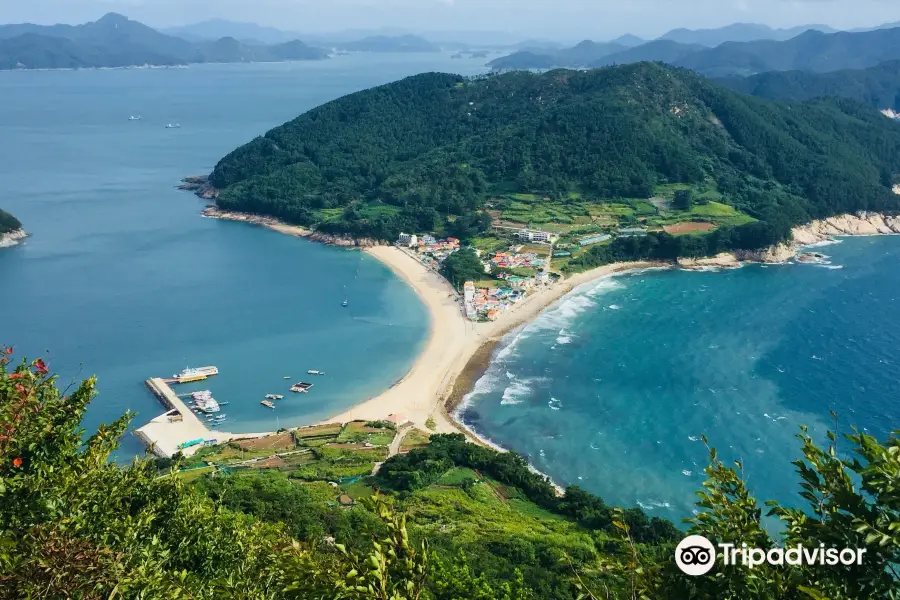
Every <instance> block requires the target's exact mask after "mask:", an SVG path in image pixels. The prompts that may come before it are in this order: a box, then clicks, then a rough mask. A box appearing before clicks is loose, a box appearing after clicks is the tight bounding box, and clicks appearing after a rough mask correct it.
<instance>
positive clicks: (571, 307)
mask: <svg viewBox="0 0 900 600" xmlns="http://www.w3.org/2000/svg"><path fill="white" fill-rule="evenodd" d="M623 287H624V285H623V284H621V283H619V282H618V281H616V280H615V279H611V278H610V279H601V280H599V281H594V282H589V283H585V284H583V285H580V286H578V287H577V288H575V289H574V290H572V291H571V292H569V293H568V294H566V295H565V296H563V297H562V298H560V299H559V300H557V301H556V303H554V304H552V305H550V307H549V308H548V309H546V310H545V311H544V312H543V313H541V314H540V316H538V318H537V319H535V320H534V321H532V322H531V323H530V324H528V325H527V326H525V328H524V329H523V330H522V332H521V333H520V334H518V335H517V336H516V338H519V340H514V341H513V342H512V343H516V342H517V341H521V336H522V334H526V337H527V334H531V333H535V332H539V331H546V330H548V329H552V330H555V331H560V330H564V329H566V328H567V327H568V326H569V325H571V324H572V322H573V321H574V320H575V319H576V318H577V317H578V316H580V315H582V314H584V313H585V312H588V311H589V310H591V309H593V308H596V306H597V303H596V301H595V300H596V298H597V297H598V296H601V295H603V294H606V293H608V292H611V291H613V290H618V289H622V288H623ZM512 343H511V344H512ZM498 357H499V354H498Z"/></svg>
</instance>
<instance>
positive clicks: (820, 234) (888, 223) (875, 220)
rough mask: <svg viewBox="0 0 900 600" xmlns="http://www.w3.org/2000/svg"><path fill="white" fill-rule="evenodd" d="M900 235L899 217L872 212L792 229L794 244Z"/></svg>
mask: <svg viewBox="0 0 900 600" xmlns="http://www.w3.org/2000/svg"><path fill="white" fill-rule="evenodd" d="M894 233H900V216H888V215H882V214H880V213H874V212H860V213H857V214H855V215H841V216H838V217H830V218H828V219H823V220H821V221H813V222H812V223H809V224H808V225H801V226H799V227H795V228H794V243H795V244H799V245H804V244H814V243H816V242H822V241H825V240H827V239H830V238H831V237H832V236H836V235H884V234H894Z"/></svg>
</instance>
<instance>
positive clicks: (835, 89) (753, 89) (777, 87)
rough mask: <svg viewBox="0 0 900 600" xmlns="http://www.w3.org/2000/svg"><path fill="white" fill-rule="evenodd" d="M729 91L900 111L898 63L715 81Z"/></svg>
mask: <svg viewBox="0 0 900 600" xmlns="http://www.w3.org/2000/svg"><path fill="white" fill-rule="evenodd" d="M719 81H720V83H722V84H723V85H726V86H728V87H730V88H731V89H733V90H736V91H738V92H742V93H745V94H752V95H754V96H760V97H762V98H770V99H772V100H789V101H792V102H802V101H804V100H810V99H812V98H820V97H823V96H838V97H841V98H853V99H854V100H859V101H860V102H865V103H866V104H870V105H872V106H874V107H876V108H900V60H893V61H888V62H885V63H881V64H880V65H877V66H875V67H870V68H868V69H846V70H843V71H833V72H831V73H809V72H807V71H777V72H771V73H760V74H759V75H753V76H752V77H730V78H727V79H721V80H719Z"/></svg>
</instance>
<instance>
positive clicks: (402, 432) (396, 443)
mask: <svg viewBox="0 0 900 600" xmlns="http://www.w3.org/2000/svg"><path fill="white" fill-rule="evenodd" d="M412 428H413V427H412V425H404V426H402V427H401V428H400V429H398V430H397V435H395V436H394V439H393V440H392V441H391V445H390V446H388V458H390V457H392V456H396V455H397V453H398V452H400V444H401V443H402V442H403V438H405V437H406V434H407V433H409V432H410V431H411V430H412ZM383 464H384V463H375V466H374V467H373V468H372V475H375V474H376V473H378V469H380V468H381V465H383Z"/></svg>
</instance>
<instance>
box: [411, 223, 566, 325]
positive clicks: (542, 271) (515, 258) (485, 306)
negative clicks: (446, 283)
mask: <svg viewBox="0 0 900 600" xmlns="http://www.w3.org/2000/svg"><path fill="white" fill-rule="evenodd" d="M510 233H511V234H512V235H510V236H508V239H505V240H504V243H502V244H501V245H502V246H505V248H501V249H496V250H490V251H488V250H483V249H479V248H477V247H475V248H473V250H474V251H475V253H476V255H477V256H478V258H479V259H480V260H481V263H482V266H483V268H484V277H483V278H482V279H479V280H470V281H466V282H464V283H463V285H462V295H461V298H460V299H461V302H462V309H463V311H464V313H465V315H466V317H467V318H468V319H469V320H471V321H494V320H496V319H498V318H499V317H500V315H501V314H502V313H503V312H504V311H506V310H509V309H510V308H511V307H513V306H515V305H516V304H517V303H518V302H521V301H522V300H523V299H524V298H525V297H527V296H528V294H529V293H531V292H533V291H534V290H535V289H538V288H539V287H541V286H546V285H550V284H551V283H552V282H553V281H554V279H555V278H554V275H553V274H552V273H551V271H550V259H551V255H552V253H553V243H554V242H555V241H556V239H557V238H556V236H555V235H554V234H553V233H551V232H547V231H540V230H533V229H527V228H523V229H519V230H516V231H514V232H510ZM506 242H508V244H507V243H506ZM396 245H397V246H398V247H400V248H401V249H403V250H405V251H407V252H408V253H410V254H411V255H412V256H414V257H415V258H416V259H417V260H419V261H421V262H422V263H423V264H425V265H426V266H427V267H429V268H430V269H432V270H433V271H435V272H438V273H440V272H441V266H442V264H443V262H444V261H445V260H446V259H447V258H448V257H449V256H450V255H452V254H453V253H455V252H458V251H459V250H460V249H461V247H462V246H461V244H460V241H459V240H458V239H457V238H454V237H448V238H444V239H438V238H435V237H434V236H432V235H428V234H425V235H422V236H418V235H416V234H407V233H401V234H400V236H399V238H398V239H397V242H396Z"/></svg>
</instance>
